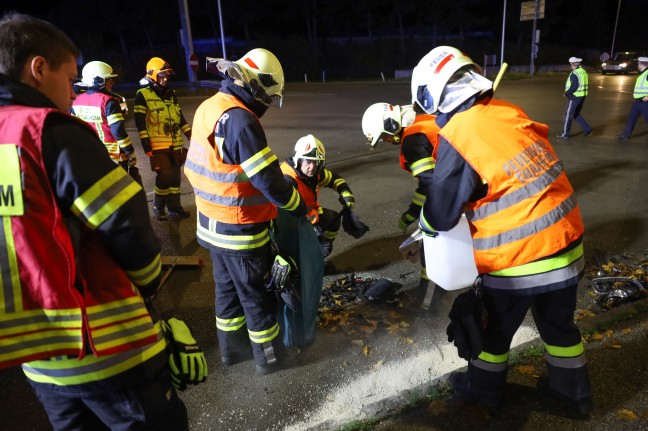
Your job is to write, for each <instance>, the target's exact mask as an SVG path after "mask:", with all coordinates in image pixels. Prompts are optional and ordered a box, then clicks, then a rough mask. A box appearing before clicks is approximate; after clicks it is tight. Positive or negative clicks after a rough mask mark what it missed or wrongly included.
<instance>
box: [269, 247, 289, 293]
mask: <svg viewBox="0 0 648 431" xmlns="http://www.w3.org/2000/svg"><path fill="white" fill-rule="evenodd" d="M270 276H271V278H272V281H273V282H274V284H275V286H276V287H277V289H283V288H284V286H285V285H286V282H288V281H290V263H289V262H288V261H287V260H286V259H285V258H284V257H283V256H281V255H280V254H278V255H277V256H276V257H275V260H274V263H273V264H272V269H271V270H270Z"/></svg>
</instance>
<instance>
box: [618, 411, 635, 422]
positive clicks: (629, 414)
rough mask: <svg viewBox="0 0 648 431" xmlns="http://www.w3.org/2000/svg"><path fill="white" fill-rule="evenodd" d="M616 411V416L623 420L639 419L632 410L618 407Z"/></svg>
mask: <svg viewBox="0 0 648 431" xmlns="http://www.w3.org/2000/svg"><path fill="white" fill-rule="evenodd" d="M616 413H617V416H618V417H619V419H621V420H625V421H636V420H639V417H638V416H637V414H636V413H635V412H633V411H632V410H628V409H620V410H617V412H616Z"/></svg>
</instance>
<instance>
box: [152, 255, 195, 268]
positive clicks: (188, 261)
mask: <svg viewBox="0 0 648 431" xmlns="http://www.w3.org/2000/svg"><path fill="white" fill-rule="evenodd" d="M161 261H162V266H203V261H202V259H201V258H199V257H198V256H162V257H161Z"/></svg>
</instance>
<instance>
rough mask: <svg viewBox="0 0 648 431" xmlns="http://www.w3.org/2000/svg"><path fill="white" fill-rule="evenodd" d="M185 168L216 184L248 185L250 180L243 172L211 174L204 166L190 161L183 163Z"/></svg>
mask: <svg viewBox="0 0 648 431" xmlns="http://www.w3.org/2000/svg"><path fill="white" fill-rule="evenodd" d="M185 165H186V168H187V169H189V170H190V171H192V172H194V173H195V174H197V175H200V176H203V177H206V178H209V179H210V180H212V181H215V182H217V183H249V182H250V179H249V178H248V176H247V174H246V173H245V172H239V173H236V172H231V173H226V172H213V171H210V170H209V169H207V168H206V167H205V166H202V165H197V164H196V163H194V162H192V161H191V160H189V159H187V161H186V162H185Z"/></svg>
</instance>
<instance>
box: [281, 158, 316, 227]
mask: <svg viewBox="0 0 648 431" xmlns="http://www.w3.org/2000/svg"><path fill="white" fill-rule="evenodd" d="M279 167H280V168H281V172H283V173H284V174H285V175H288V176H290V177H291V178H293V179H294V180H295V183H296V184H297V191H298V192H299V196H301V198H302V200H303V201H304V204H305V205H306V213H307V215H306V216H307V217H308V219H309V220H310V222H311V223H313V224H315V223H317V222H318V220H319V211H318V209H319V207H320V205H319V203H318V202H317V195H318V194H319V186H317V187H316V188H315V190H313V189H312V188H311V187H309V186H308V184H306V183H305V182H304V181H303V180H302V179H301V178H300V175H299V173H298V172H297V171H296V170H295V168H294V167H293V166H292V165H291V164H290V163H288V162H282V163H281V165H279Z"/></svg>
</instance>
